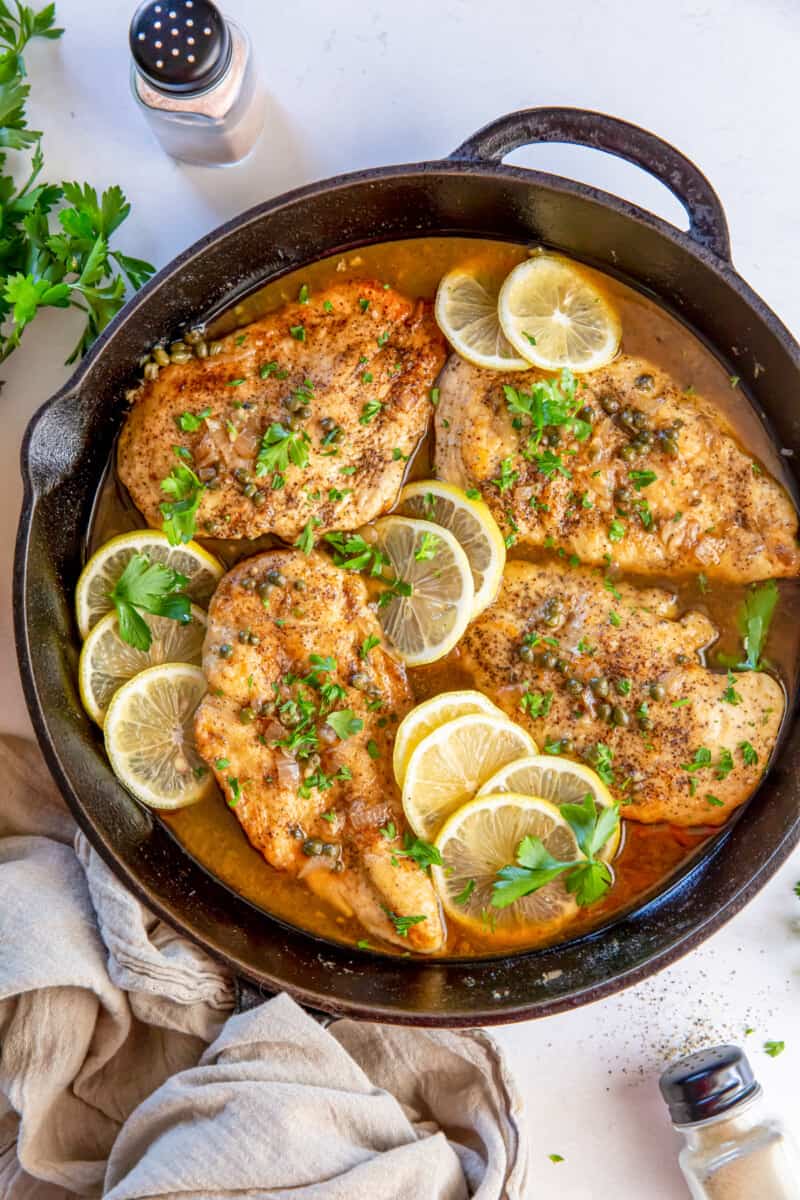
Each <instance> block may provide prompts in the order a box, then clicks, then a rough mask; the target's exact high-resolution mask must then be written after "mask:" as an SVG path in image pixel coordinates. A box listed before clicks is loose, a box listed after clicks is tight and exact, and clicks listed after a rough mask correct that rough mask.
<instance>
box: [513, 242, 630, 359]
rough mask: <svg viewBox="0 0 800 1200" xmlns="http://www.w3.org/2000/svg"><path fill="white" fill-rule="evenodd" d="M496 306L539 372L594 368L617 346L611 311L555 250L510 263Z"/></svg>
mask: <svg viewBox="0 0 800 1200" xmlns="http://www.w3.org/2000/svg"><path fill="white" fill-rule="evenodd" d="M497 311H498V315H499V318H500V324H501V326H502V328H503V332H504V333H505V335H506V337H507V338H508V340H509V341H510V342H511V344H512V345H513V346H514V348H515V349H516V350H517V351H518V353H519V354H521V355H522V356H523V357H524V358H526V359H527V360H528V362H530V363H532V364H533V365H534V366H535V367H539V368H540V369H541V370H543V371H560V370H561V369H562V368H564V367H567V368H569V369H570V370H571V371H594V370H597V368H598V367H604V366H606V365H607V364H608V363H610V362H611V360H612V358H613V357H614V355H615V354H616V353H617V350H618V349H619V343H620V338H621V336H622V332H621V328H620V323H619V318H618V317H617V315H616V313H615V312H614V310H613V309H612V308H611V307H610V305H609V304H608V303H607V302H606V300H605V298H604V297H603V296H602V294H601V293H600V292H599V291H598V289H597V288H596V287H595V286H594V284H593V283H591V282H590V280H589V279H588V278H587V277H586V276H585V275H584V274H583V273H582V272H581V271H580V270H579V269H578V267H577V266H575V265H574V264H573V263H571V262H569V261H568V260H567V259H565V258H561V257H560V256H559V255H556V254H536V255H534V257H533V258H529V259H527V261H526V262H522V263H520V264H519V266H518V267H515V268H514V270H513V271H512V272H511V274H510V275H509V276H508V278H507V279H506V281H505V283H504V284H503V286H502V288H501V289H500V296H499V298H498V302H497Z"/></svg>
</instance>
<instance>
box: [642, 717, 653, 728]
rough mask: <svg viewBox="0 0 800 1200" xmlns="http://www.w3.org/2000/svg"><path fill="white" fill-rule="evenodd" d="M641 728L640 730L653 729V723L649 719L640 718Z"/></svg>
mask: <svg viewBox="0 0 800 1200" xmlns="http://www.w3.org/2000/svg"><path fill="white" fill-rule="evenodd" d="M639 728H640V729H652V728H653V722H652V721H651V720H650V718H649V717H639Z"/></svg>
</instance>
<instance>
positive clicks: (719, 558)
mask: <svg viewBox="0 0 800 1200" xmlns="http://www.w3.org/2000/svg"><path fill="white" fill-rule="evenodd" d="M544 378H545V377H544V376H542V375H541V374H540V373H539V372H534V371H531V372H529V373H528V372H525V373H524V374H517V373H512V374H500V373H498V372H495V371H483V370H480V369H478V368H476V367H473V366H471V365H470V364H469V363H467V362H464V361H463V359H460V358H458V357H457V356H453V357H452V358H451V359H450V361H449V363H448V365H447V367H446V369H445V371H444V374H443V376H442V380H441V386H440V403H439V406H438V408H437V411H436V469H437V474H438V476H439V478H441V479H446V480H449V481H450V482H452V483H456V484H459V485H461V486H462V487H465V488H467V487H478V488H480V490H481V492H482V493H483V496H484V499H485V500H486V501H487V502H488V503H489V504H490V506H491V507H492V510H493V511H494V514H495V516H496V517H497V520H498V522H499V523H500V525H501V527H502V528H503V530H504V532H506V533H508V534H510V535H512V536H513V538H514V539H515V540H516V541H517V542H518V543H520V544H522V543H526V544H528V545H532V546H542V545H550V546H557V547H561V548H563V549H564V550H565V551H566V552H567V553H568V554H574V555H577V557H578V558H579V559H580V560H581V562H584V563H589V564H601V563H603V562H604V561H606V556H610V557H611V558H612V559H613V560H614V562H616V563H618V564H619V566H620V567H622V568H624V569H625V570H628V571H635V572H638V573H641V574H652V573H659V574H662V573H690V572H701V571H702V572H704V573H705V574H706V575H708V576H713V577H716V578H719V579H725V580H729V581H731V582H749V581H751V580H757V579H768V578H772V577H778V576H785V575H797V574H798V571H800V553H799V552H798V547H797V541H796V537H797V518H796V514H795V511H794V508H793V507H792V504H791V502H790V500H789V497H788V496H787V494H786V492H785V491H784V489H783V488H782V487H781V486H780V485H779V484H778V483H776V482H775V480H774V479H771V478H770V477H769V476H768V475H767V474H765V473H764V471H763V469H762V468H761V467H760V466H759V464H758V463H756V462H754V461H753V459H752V457H751V456H750V455H749V454H747V453H746V452H745V451H744V450H743V449H742V448H741V447H740V446H739V444H738V443H737V442H736V440H735V439H734V437H733V435H732V433H731V431H730V430H729V428H728V427H727V425H726V423H725V420H724V418H723V417H722V416H721V414H720V413H719V412H717V411H716V409H714V408H713V407H712V406H711V405H710V404H708V403H706V402H705V401H704V400H703V399H702V398H701V397H699V396H695V395H689V394H687V393H686V392H682V391H680V389H679V388H678V387H676V385H675V384H674V383H673V382H672V381H671V380H670V378H669V377H668V376H666V375H665V374H663V372H660V371H658V370H656V369H655V368H653V367H652V366H650V365H649V364H648V363H646V362H644V361H642V360H641V359H635V358H631V357H628V356H624V355H623V356H622V357H620V358H619V359H617V361H616V362H614V363H612V364H611V365H610V366H609V367H607V368H605V369H603V370H600V371H595V372H592V373H590V374H588V375H585V376H581V377H580V378H579V380H578V383H577V389H576V391H575V395H574V401H573V402H572V403H571V405H570V406H569V407H570V411H571V413H572V414H573V415H576V416H577V417H578V420H579V422H580V424H578V425H575V424H574V422H573V424H572V425H569V424H563V423H562V424H560V425H552V426H550V425H548V424H547V421H548V413H547V411H545V412H544V422H545V427H544V430H543V433H542V437H541V439H540V440H539V441H538V443H536V444H534V442H532V441H531V435H532V434H533V433H534V432H535V425H534V421H533V420H532V417H531V416H530V415H529V413H528V412H527V411H526V410H527V408H531V407H533V406H532V405H531V404H530V400H531V389H532V387H533V386H534V385H535V384H536V383H537V382H538V381H540V380H542V379H544Z"/></svg>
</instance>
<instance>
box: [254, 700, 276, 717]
mask: <svg viewBox="0 0 800 1200" xmlns="http://www.w3.org/2000/svg"><path fill="white" fill-rule="evenodd" d="M275 707H276V705H275V701H274V700H262V701H261V702H260V704H259V705H258V715H259V716H260V717H271V716H272V714H273V713H274V712H275Z"/></svg>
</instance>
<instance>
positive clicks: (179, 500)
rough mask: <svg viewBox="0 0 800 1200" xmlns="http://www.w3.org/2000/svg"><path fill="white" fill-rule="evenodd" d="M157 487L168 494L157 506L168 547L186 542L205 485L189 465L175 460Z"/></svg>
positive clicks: (189, 538)
mask: <svg viewBox="0 0 800 1200" xmlns="http://www.w3.org/2000/svg"><path fill="white" fill-rule="evenodd" d="M161 490H162V492H166V494H167V495H168V496H169V497H170V499H169V500H164V501H162V502H161V504H160V505H159V508H160V510H161V514H162V516H163V517H164V526H163V528H164V533H165V534H166V535H167V540H168V542H169V544H170V545H171V546H178V545H180V544H181V543H183V542H190V541H191V540H192V538H193V537H194V531H195V520H196V518H197V510H198V508H199V507H200V500H201V498H202V496H203V492H204V491H205V490H206V489H205V485H204V484H202V483H201V482H200V480H199V479H198V478H197V476H196V475H195V473H194V471H193V470H192V469H191V467H187V466H186V465H185V464H184V463H179V464H178V466H177V467H173V468H172V470H171V471H170V473H169V475H168V476H167V477H166V479H162V480H161Z"/></svg>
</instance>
